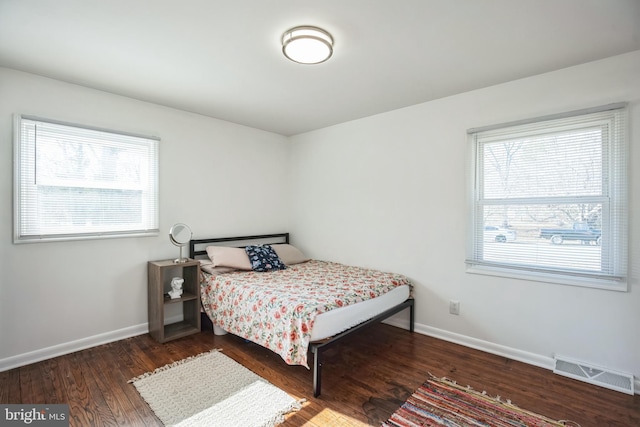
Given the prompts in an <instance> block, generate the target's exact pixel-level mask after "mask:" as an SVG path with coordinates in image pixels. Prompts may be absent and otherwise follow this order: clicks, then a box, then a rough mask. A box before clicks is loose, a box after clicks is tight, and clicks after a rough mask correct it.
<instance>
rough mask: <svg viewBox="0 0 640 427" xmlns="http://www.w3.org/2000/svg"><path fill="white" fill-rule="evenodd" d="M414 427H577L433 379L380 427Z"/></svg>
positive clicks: (445, 380) (443, 380) (445, 381)
mask: <svg viewBox="0 0 640 427" xmlns="http://www.w3.org/2000/svg"><path fill="white" fill-rule="evenodd" d="M414 426H451V427H454V426H485V427H486V426H491V427H525V426H529V427H530V426H534V427H557V426H578V427H579V425H578V424H576V423H574V422H571V421H555V420H552V419H549V418H547V417H544V416H542V415H539V414H536V413H533V412H529V411H526V410H524V409H520V408H518V407H517V406H515V405H513V404H511V401H509V400H507V401H502V400H501V399H500V397H490V396H488V395H487V394H486V393H484V392H482V393H480V392H477V391H474V390H472V389H471V388H470V387H463V386H460V385H458V384H456V383H455V382H453V381H450V380H448V379H446V378H441V379H440V378H435V377H432V378H431V379H429V380H427V382H425V383H424V384H423V385H422V386H421V387H420V388H419V389H418V390H417V391H416V392H415V393H413V394H412V395H411V397H409V399H407V401H406V402H405V403H404V404H403V405H402V406H401V407H400V408H399V409H398V410H397V411H396V412H394V413H393V414H392V415H391V418H389V419H388V420H387V421H386V422H384V423H382V427H414Z"/></svg>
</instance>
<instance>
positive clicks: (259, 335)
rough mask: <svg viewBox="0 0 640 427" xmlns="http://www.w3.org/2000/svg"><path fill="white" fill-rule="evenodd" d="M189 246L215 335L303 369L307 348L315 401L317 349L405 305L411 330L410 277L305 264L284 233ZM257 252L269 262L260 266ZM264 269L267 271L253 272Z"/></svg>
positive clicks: (318, 368)
mask: <svg viewBox="0 0 640 427" xmlns="http://www.w3.org/2000/svg"><path fill="white" fill-rule="evenodd" d="M244 248H248V251H247V252H245V249H244ZM189 249H190V250H189V256H190V258H192V259H199V260H201V262H202V270H203V275H202V282H201V300H202V307H203V311H204V312H205V313H206V315H207V317H208V318H209V319H210V320H211V324H212V325H213V327H214V328H215V330H216V331H217V333H222V331H226V332H229V333H232V334H235V335H238V336H241V337H242V338H245V339H247V340H250V341H253V342H255V343H256V344H259V345H262V346H263V347H266V348H268V349H270V350H272V351H274V352H275V353H277V354H279V355H280V356H281V357H282V358H283V360H284V361H285V362H286V363H287V364H290V365H303V366H306V367H307V368H309V365H308V361H307V354H308V351H309V350H310V351H311V353H312V354H313V363H312V369H313V395H314V397H318V396H319V395H320V392H321V369H322V356H323V352H324V351H325V350H327V349H328V348H330V347H331V346H332V345H334V344H335V343H337V342H339V341H341V340H344V339H346V338H347V337H349V336H350V335H351V334H353V333H355V332H357V331H360V330H362V329H363V328H366V327H367V326H370V325H372V324H374V323H377V322H380V321H382V320H384V319H387V318H388V317H390V316H392V315H394V314H396V313H399V312H401V311H403V310H405V309H407V308H408V309H409V329H410V331H411V332H413V330H414V300H413V298H412V297H411V286H412V285H411V282H410V281H409V279H407V278H406V277H405V276H402V275H400V274H395V273H385V272H380V271H377V270H372V269H364V268H360V267H354V266H346V265H343V264H339V263H334V262H328V261H321V260H314V259H309V258H308V257H306V256H304V254H302V252H300V251H299V250H298V249H297V248H295V247H293V246H292V245H290V243H289V234H288V233H279V234H268V235H255V236H242V237H226V238H212V239H194V240H191V241H190V244H189ZM254 251H255V252H254ZM264 252H267V253H270V254H271V255H273V256H275V259H274V258H268V259H267V260H266V261H265V259H263V258H262V254H263V253H264ZM247 253H249V254H250V256H247ZM265 262H273V263H275V264H274V265H271V264H268V263H267V264H265ZM278 262H281V264H282V265H280V264H278ZM265 265H266V266H267V267H268V268H267V270H268V271H266V272H262V271H256V270H261V267H263V266H265Z"/></svg>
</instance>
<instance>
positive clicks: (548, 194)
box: [467, 104, 627, 289]
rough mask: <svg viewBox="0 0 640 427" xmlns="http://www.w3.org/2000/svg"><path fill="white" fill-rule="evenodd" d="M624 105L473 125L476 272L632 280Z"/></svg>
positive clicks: (612, 282) (608, 282)
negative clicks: (628, 273) (629, 272)
mask: <svg viewBox="0 0 640 427" xmlns="http://www.w3.org/2000/svg"><path fill="white" fill-rule="evenodd" d="M625 115H626V114H625V109H624V105H623V104H616V105H610V106H605V107H601V108H597V109H591V110H584V111H579V112H573V113H568V114H566V115H563V116H554V117H547V118H541V119H537V120H534V121H531V122H527V123H524V122H521V123H516V124H508V125H504V126H493V127H491V128H485V129H478V130H470V131H469V134H470V136H471V140H472V145H473V150H474V155H473V158H474V165H473V169H474V170H473V177H474V182H473V189H472V195H473V201H472V205H473V213H472V220H471V227H470V228H471V230H472V232H471V238H470V244H469V251H468V252H469V253H468V257H467V258H468V259H467V264H468V265H469V266H470V267H471V269H472V272H485V273H488V274H497V275H506V276H514V277H526V278H529V279H539V280H544V281H552V282H558V283H569V284H577V285H585V286H595V287H606V288H610V289H626V284H625V279H626V269H627V262H626V261H627V169H626V158H627V156H626V150H627V149H626V141H625V128H626V122H625Z"/></svg>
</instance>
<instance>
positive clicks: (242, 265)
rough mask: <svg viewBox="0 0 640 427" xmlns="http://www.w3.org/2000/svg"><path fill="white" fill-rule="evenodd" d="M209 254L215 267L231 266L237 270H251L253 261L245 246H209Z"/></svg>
mask: <svg viewBox="0 0 640 427" xmlns="http://www.w3.org/2000/svg"><path fill="white" fill-rule="evenodd" d="M207 255H209V259H210V260H211V263H212V266H213V267H231V268H235V269H237V270H251V262H250V261H249V256H248V255H247V253H246V252H245V250H244V248H232V247H228V246H207Z"/></svg>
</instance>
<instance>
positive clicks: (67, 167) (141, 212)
mask: <svg viewBox="0 0 640 427" xmlns="http://www.w3.org/2000/svg"><path fill="white" fill-rule="evenodd" d="M14 147H15V149H14V155H15V161H14V184H15V190H14V211H15V213H14V215H15V219H14V241H15V242H16V243H22V242H29V241H45V240H66V239H78V238H96V237H109V236H123V235H126V236H131V235H144V234H156V233H157V232H158V140H157V139H156V138H149V137H141V136H134V135H127V134H123V133H118V132H111V131H105V130H98V129H90V128H86V127H81V126H76V125H70V124H64V123H57V122H53V121H47V120H43V119H37V118H32V117H27V116H18V117H16V126H15V142H14Z"/></svg>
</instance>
